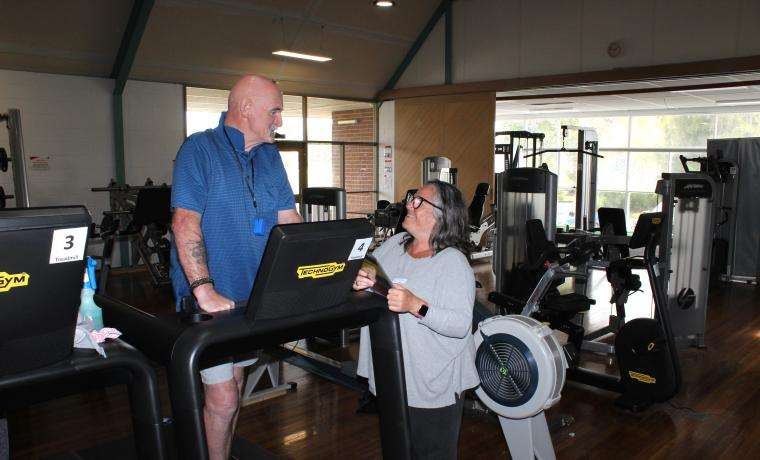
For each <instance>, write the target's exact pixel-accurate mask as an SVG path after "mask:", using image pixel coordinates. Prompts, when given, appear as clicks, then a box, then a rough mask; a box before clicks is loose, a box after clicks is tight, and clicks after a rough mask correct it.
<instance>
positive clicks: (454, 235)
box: [401, 180, 470, 256]
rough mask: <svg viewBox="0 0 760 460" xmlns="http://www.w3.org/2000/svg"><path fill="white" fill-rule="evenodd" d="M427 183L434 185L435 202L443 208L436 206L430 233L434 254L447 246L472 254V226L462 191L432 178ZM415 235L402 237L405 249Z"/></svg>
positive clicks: (408, 234) (466, 254) (467, 254)
mask: <svg viewBox="0 0 760 460" xmlns="http://www.w3.org/2000/svg"><path fill="white" fill-rule="evenodd" d="M425 185H432V186H433V187H434V188H435V191H436V195H437V196H436V197H434V198H433V200H432V201H433V202H434V203H435V204H436V205H438V206H440V207H441V209H437V208H434V209H433V215H434V216H435V220H436V224H435V227H434V228H433V231H432V232H431V234H430V247H431V248H432V249H433V254H437V253H439V252H440V251H443V250H444V249H446V248H450V247H451V248H455V249H457V250H459V251H460V252H461V253H462V254H464V255H465V256H469V254H470V228H469V226H468V221H469V218H468V215H467V208H466V207H465V204H464V199H463V198H462V192H460V191H459V189H458V188H456V187H454V186H453V185H451V184H449V183H447V182H443V181H440V180H432V181H430V182H428V183H427V184H425ZM413 241H414V237H413V236H412V235H411V234H410V233H407V234H406V235H405V236H404V238H402V239H401V244H403V245H404V250H405V251H406V250H408V249H409V246H410V245H411V244H412V242H413Z"/></svg>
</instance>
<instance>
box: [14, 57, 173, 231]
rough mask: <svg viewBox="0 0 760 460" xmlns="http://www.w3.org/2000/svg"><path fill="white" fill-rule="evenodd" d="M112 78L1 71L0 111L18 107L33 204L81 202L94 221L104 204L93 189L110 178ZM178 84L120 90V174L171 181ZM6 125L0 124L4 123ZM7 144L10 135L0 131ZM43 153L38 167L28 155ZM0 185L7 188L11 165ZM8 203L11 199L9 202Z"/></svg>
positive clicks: (129, 86) (103, 196)
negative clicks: (42, 167) (123, 169)
mask: <svg viewBox="0 0 760 460" xmlns="http://www.w3.org/2000/svg"><path fill="white" fill-rule="evenodd" d="M112 92H113V80H110V79H104V78H88V77H75V76H66V75H53V74H41V73H32V72H15V71H6V70H0V112H5V111H7V109H9V108H18V109H20V110H21V126H22V130H23V136H24V149H25V154H26V158H27V161H28V163H27V170H28V178H29V199H30V204H31V205H32V206H52V205H68V204H84V205H85V206H87V208H88V209H89V210H90V213H91V214H92V216H93V219H94V220H95V221H100V218H101V217H102V212H103V211H104V210H106V209H108V193H102V192H101V193H96V192H92V191H91V190H90V188H91V187H102V186H105V185H107V184H108V181H109V180H110V179H111V178H112V177H114V134H113V109H112V104H113V102H112ZM183 117H184V113H183V102H182V86H181V85H174V84H163V83H146V82H137V81H130V82H128V83H127V86H126V90H125V94H124V118H125V119H124V126H125V130H124V133H125V163H126V173H127V175H126V178H127V182H128V183H131V184H142V183H143V182H144V181H145V178H146V177H151V178H152V179H153V181H154V182H155V183H159V184H160V183H162V182H167V183H170V182H171V165H172V160H173V159H174V156H175V155H176V153H177V149H178V148H179V146H180V144H181V143H182V141H183V140H184V138H185V136H184V132H183ZM3 128H4V125H3ZM0 146H3V147H5V148H6V150H7V149H8V132H7V130H6V129H0ZM32 156H40V157H45V158H49V160H48V163H49V169H47V170H37V169H34V168H33V167H32V164H31V162H29V158H30V157H32ZM0 185H2V186H3V187H4V188H5V190H6V193H9V194H10V193H12V192H11V191H12V190H13V179H12V175H11V171H10V169H9V170H8V172H7V173H0ZM8 205H9V206H13V205H14V203H13V200H9V201H8Z"/></svg>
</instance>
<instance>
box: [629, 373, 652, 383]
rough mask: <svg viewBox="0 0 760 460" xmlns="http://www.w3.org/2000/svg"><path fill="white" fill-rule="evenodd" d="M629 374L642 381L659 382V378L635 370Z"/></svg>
mask: <svg viewBox="0 0 760 460" xmlns="http://www.w3.org/2000/svg"><path fill="white" fill-rule="evenodd" d="M628 375H630V376H631V378H632V379H634V380H638V381H639V382H641V383H657V379H656V378H654V377H652V376H651V375H646V374H642V373H640V372H634V371H628Z"/></svg>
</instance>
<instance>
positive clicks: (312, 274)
mask: <svg viewBox="0 0 760 460" xmlns="http://www.w3.org/2000/svg"><path fill="white" fill-rule="evenodd" d="M344 268H346V264H345V262H344V263H342V264H339V263H337V262H330V263H326V264H317V265H301V266H300V267H298V269H296V273H297V274H298V279H304V278H314V279H317V278H327V277H328V276H333V275H335V274H336V273H340V272H342V271H343V269H344Z"/></svg>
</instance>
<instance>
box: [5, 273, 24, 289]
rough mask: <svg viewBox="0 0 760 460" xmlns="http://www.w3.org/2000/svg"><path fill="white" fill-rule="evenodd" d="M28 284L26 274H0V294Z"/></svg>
mask: <svg viewBox="0 0 760 460" xmlns="http://www.w3.org/2000/svg"><path fill="white" fill-rule="evenodd" d="M27 284H29V274H28V273H13V274H10V273H6V272H0V292H8V291H10V290H11V289H13V288H16V287H21V286H26V285H27Z"/></svg>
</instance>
